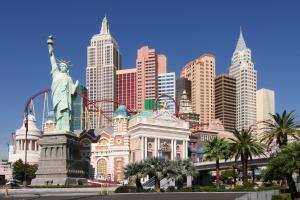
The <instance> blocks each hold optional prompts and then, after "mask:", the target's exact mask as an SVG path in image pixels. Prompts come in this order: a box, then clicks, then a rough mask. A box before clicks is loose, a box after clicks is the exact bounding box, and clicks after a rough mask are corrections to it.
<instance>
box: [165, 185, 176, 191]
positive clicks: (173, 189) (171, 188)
mask: <svg viewBox="0 0 300 200" xmlns="http://www.w3.org/2000/svg"><path fill="white" fill-rule="evenodd" d="M175 191H176V188H175V187H174V186H169V187H168V188H167V190H166V192H175Z"/></svg>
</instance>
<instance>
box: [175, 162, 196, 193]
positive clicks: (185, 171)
mask: <svg viewBox="0 0 300 200" xmlns="http://www.w3.org/2000/svg"><path fill="white" fill-rule="evenodd" d="M169 173H170V174H171V176H172V177H174V178H175V180H176V183H177V184H176V185H177V188H182V187H183V183H184V181H185V180H186V179H187V177H188V176H194V175H195V174H196V169H195V166H194V165H193V163H192V162H191V161H190V160H189V159H186V160H180V159H178V160H174V161H171V167H170V171H169Z"/></svg>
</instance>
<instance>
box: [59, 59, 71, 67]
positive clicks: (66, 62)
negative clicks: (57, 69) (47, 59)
mask: <svg viewBox="0 0 300 200" xmlns="http://www.w3.org/2000/svg"><path fill="white" fill-rule="evenodd" d="M56 60H57V62H58V63H59V64H61V63H64V64H65V65H67V67H71V66H72V65H71V64H70V63H71V61H68V60H64V59H56Z"/></svg>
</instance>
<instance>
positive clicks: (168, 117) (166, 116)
mask: <svg viewBox="0 0 300 200" xmlns="http://www.w3.org/2000/svg"><path fill="white" fill-rule="evenodd" d="M153 118H154V119H156V120H163V121H176V122H177V121H178V118H177V117H175V116H174V115H173V114H172V113H171V112H170V111H168V110H160V111H159V112H158V113H157V114H156V115H155V116H154V117H153Z"/></svg>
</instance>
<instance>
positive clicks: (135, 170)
mask: <svg viewBox="0 0 300 200" xmlns="http://www.w3.org/2000/svg"><path fill="white" fill-rule="evenodd" d="M143 168H144V165H143V163H142V162H133V163H129V164H128V165H126V167H125V178H126V179H127V178H131V177H133V178H134V179H135V185H136V187H137V189H139V190H141V189H143V185H142V183H141V178H142V177H143V176H144V174H143Z"/></svg>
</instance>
